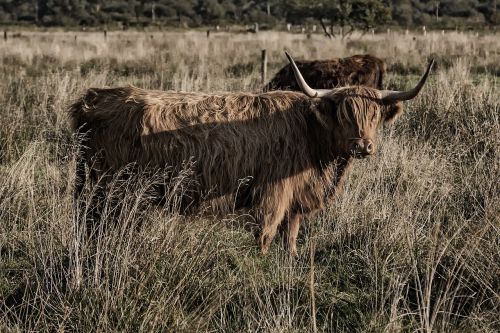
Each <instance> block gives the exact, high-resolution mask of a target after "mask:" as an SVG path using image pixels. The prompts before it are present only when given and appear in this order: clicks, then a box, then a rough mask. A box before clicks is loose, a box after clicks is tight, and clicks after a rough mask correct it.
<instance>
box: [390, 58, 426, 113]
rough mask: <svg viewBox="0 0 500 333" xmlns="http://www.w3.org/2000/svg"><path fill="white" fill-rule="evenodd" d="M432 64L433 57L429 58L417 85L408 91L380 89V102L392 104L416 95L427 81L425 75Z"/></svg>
mask: <svg viewBox="0 0 500 333" xmlns="http://www.w3.org/2000/svg"><path fill="white" fill-rule="evenodd" d="M432 66H434V59H431V61H430V62H429V65H428V66H427V70H426V71H425V73H424V75H423V76H422V78H421V79H420V81H418V83H417V85H416V86H415V87H414V88H413V89H411V90H408V91H394V90H382V91H381V93H382V102H383V103H384V104H394V103H397V102H399V101H407V100H410V99H412V98H414V97H415V96H417V95H418V93H419V92H420V89H422V87H423V86H424V84H425V81H427V77H428V76H429V73H430V71H431V69H432Z"/></svg>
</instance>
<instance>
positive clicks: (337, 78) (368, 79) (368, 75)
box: [264, 54, 386, 91]
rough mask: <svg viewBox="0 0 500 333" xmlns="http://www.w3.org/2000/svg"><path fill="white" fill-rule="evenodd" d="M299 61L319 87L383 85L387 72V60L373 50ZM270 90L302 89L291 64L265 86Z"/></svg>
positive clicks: (376, 86)
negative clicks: (371, 51)
mask: <svg viewBox="0 0 500 333" xmlns="http://www.w3.org/2000/svg"><path fill="white" fill-rule="evenodd" d="M296 63H297V67H298V68H299V70H300V72H301V73H302V75H303V76H304V79H305V81H306V82H308V83H309V85H310V86H311V87H313V88H315V89H332V88H335V87H338V86H341V87H343V86H353V85H361V86H366V87H372V88H377V89H382V86H383V80H384V76H385V73H386V65H385V63H384V61H383V60H381V59H379V58H377V57H374V56H372V55H369V54H365V55H354V56H351V57H347V58H338V59H331V60H303V61H296ZM270 90H296V91H298V90H300V88H299V86H298V84H297V82H296V80H295V76H294V74H293V70H292V67H291V65H290V64H287V65H286V66H284V67H283V68H281V69H280V70H279V72H278V73H277V74H276V75H275V76H274V78H273V79H272V80H271V81H270V82H269V83H268V84H267V85H266V87H265V88H264V91H270Z"/></svg>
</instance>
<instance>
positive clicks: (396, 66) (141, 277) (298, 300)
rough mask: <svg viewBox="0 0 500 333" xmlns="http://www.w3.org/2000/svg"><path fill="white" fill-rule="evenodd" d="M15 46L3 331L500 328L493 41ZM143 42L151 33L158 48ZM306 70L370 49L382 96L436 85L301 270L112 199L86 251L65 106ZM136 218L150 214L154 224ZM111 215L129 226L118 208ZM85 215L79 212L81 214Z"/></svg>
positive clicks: (319, 226)
mask: <svg viewBox="0 0 500 333" xmlns="http://www.w3.org/2000/svg"><path fill="white" fill-rule="evenodd" d="M76 35H77V38H76V40H75V38H74V36H75V33H63V32H52V33H41V32H23V33H22V36H21V37H19V38H12V39H9V40H8V41H7V42H1V43H0V57H1V59H2V65H1V66H0V73H1V76H2V78H3V80H1V81H0V106H1V108H0V119H1V121H0V330H1V331H12V332H17V331H19V332H20V331H84V332H86V331H147V332H149V331H172V332H183V331H184V332H192V331H222V332H242V331H243V332H255V331H263V332H303V331H313V330H314V328H315V327H316V328H317V330H318V331H324V332H330V331H335V332H339V331H345V332H353V331H375V332H379V331H380V332H386V331H388V332H400V331H426V332H431V331H446V332H451V331H457V332H458V331H469V332H479V331H480V332H496V331H498V330H499V329H500V321H499V318H500V313H499V310H500V309H499V304H500V303H499V301H500V297H499V276H500V265H499V263H500V255H499V249H500V238H499V229H500V204H499V194H500V189H499V183H498V179H500V168H499V167H500V165H499V162H500V159H499V157H500V151H499V150H500V148H499V147H500V123H499V101H500V96H499V93H498V74H499V70H498V64H499V63H500V62H499V60H500V55H499V53H498V50H499V49H500V47H499V46H500V45H499V44H500V42H499V40H498V38H496V37H495V36H493V35H491V36H488V35H486V36H480V37H478V38H476V37H475V36H473V35H467V34H455V33H451V34H447V35H445V36H444V37H443V36H441V35H440V34H428V36H427V37H426V38H424V37H423V36H415V39H413V36H405V35H403V34H399V35H391V36H387V35H375V36H354V37H353V38H352V39H351V40H348V41H345V42H342V41H339V40H334V41H329V40H326V39H325V38H323V37H322V36H320V35H313V36H312V38H310V39H308V38H306V37H305V36H302V35H292V34H286V33H261V34H258V35H243V34H240V35H238V34H227V33H220V34H212V36H211V38H210V39H209V40H207V39H206V37H205V35H204V33H201V32H176V33H167V32H165V33H162V32H155V33H147V34H145V33H138V32H127V33H123V32H120V33H118V32H117V33H108V38H107V40H104V38H103V36H102V35H101V34H97V33H86V34H84V33H77V34H76ZM151 35H152V36H153V37H152V38H151ZM263 48H266V49H267V50H268V53H269V59H270V73H274V72H276V71H277V69H278V68H279V67H280V66H281V65H283V64H285V61H286V60H285V58H284V57H283V54H282V50H283V48H288V49H289V50H291V51H292V54H293V55H295V56H296V57H297V58H300V57H304V58H328V57H334V56H345V55H349V54H353V53H360V52H370V53H373V54H375V55H377V56H380V57H382V58H385V59H386V60H387V62H388V64H389V70H390V72H391V74H390V75H389V77H388V81H387V82H388V86H390V87H408V86H410V85H411V84H412V83H414V82H415V80H416V76H415V74H417V73H419V71H420V70H421V69H422V68H423V65H424V63H425V61H426V58H427V57H429V56H433V57H435V58H437V59H438V68H437V71H436V72H435V74H434V75H433V76H432V78H431V79H430V82H429V83H428V84H427V86H426V87H425V89H424V91H423V92H422V93H421V94H420V95H419V96H418V97H417V98H416V99H415V100H413V101H411V102H408V103H406V110H405V113H404V115H403V116H402V118H401V119H400V120H399V121H398V122H397V123H396V124H395V125H394V126H392V127H387V128H385V129H383V133H381V137H380V141H381V149H380V151H379V153H378V154H377V156H375V157H373V158H371V159H369V160H366V161H365V160H363V161H357V162H356V163H355V167H354V169H353V172H352V173H351V175H350V177H349V179H348V181H347V183H346V186H345V191H344V194H343V195H342V196H341V197H339V198H337V199H336V202H335V204H333V205H331V206H330V207H328V209H326V210H325V211H324V212H322V213H321V214H320V215H318V216H317V217H315V218H313V219H311V220H310V221H308V222H307V223H304V224H303V229H302V231H301V233H300V238H299V243H300V245H299V257H298V258H290V257H289V255H288V254H287V253H286V251H284V250H283V248H282V246H280V244H279V243H280V240H279V239H278V240H277V241H276V242H275V244H274V245H273V247H272V248H271V252H270V253H269V254H268V255H267V256H262V255H261V254H260V253H259V251H258V249H257V248H256V246H255V245H254V239H253V235H252V234H251V233H249V232H248V231H246V230H245V228H244V227H242V226H241V223H240V222H239V219H238V218H237V217H228V218H227V219H225V220H214V219H209V218H205V217H197V218H193V217H190V218H189V217H188V218H186V217H181V216H177V215H175V214H172V213H170V212H168V211H164V210H161V209H159V208H158V207H156V206H152V205H151V206H147V205H149V204H148V201H147V200H145V199H146V197H147V195H148V193H147V191H146V188H147V183H148V181H150V180H149V179H142V180H140V181H138V182H134V183H120V182H117V183H116V184H115V188H114V192H113V193H115V194H116V197H119V198H120V200H121V204H120V205H119V206H116V205H115V203H116V200H115V199H116V198H108V199H109V201H108V204H107V205H106V206H105V208H104V213H103V214H104V221H105V222H104V223H102V224H101V225H100V226H99V228H98V229H97V231H96V235H95V236H94V238H93V239H92V240H89V239H88V237H87V234H86V231H85V230H84V223H81V222H82V221H81V216H82V215H83V212H82V211H81V210H85V209H90V207H89V205H91V193H87V195H86V198H87V200H86V204H84V205H82V206H81V207H79V208H78V209H75V207H74V205H73V202H72V190H73V179H74V154H75V140H74V138H73V137H72V134H71V132H70V130H69V128H68V122H67V117H66V114H65V110H66V108H67V106H68V104H69V103H70V102H71V101H72V100H73V99H74V98H76V97H77V96H78V95H79V94H80V93H82V92H83V91H84V90H85V89H86V88H88V87H91V86H98V87H101V86H117V85H125V84H134V85H138V86H142V87H146V88H152V89H179V90H186V91H239V90H247V91H248V90H251V91H258V90H259V89H260V87H261V83H260V74H259V67H260V66H259V58H260V50H261V49H263ZM145 205H146V206H147V207H145ZM118 207H119V209H117V208H118ZM77 210H79V211H77Z"/></svg>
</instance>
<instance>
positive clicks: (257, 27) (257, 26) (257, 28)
mask: <svg viewBox="0 0 500 333" xmlns="http://www.w3.org/2000/svg"><path fill="white" fill-rule="evenodd" d="M254 30H255V33H258V32H259V24H258V23H254Z"/></svg>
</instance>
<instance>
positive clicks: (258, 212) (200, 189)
mask: <svg viewBox="0 0 500 333" xmlns="http://www.w3.org/2000/svg"><path fill="white" fill-rule="evenodd" d="M377 94H378V91H376V90H374V89H370V88H362V87H354V88H345V91H342V92H339V93H338V94H336V95H333V96H332V97H331V99H328V100H324V99H310V98H308V97H306V96H305V95H303V94H302V93H299V92H269V93H262V94H257V95H256V94H248V93H234V94H224V95H207V94H198V93H178V92H163V91H150V90H143V89H139V88H135V87H125V88H114V89H90V90H88V91H87V93H86V94H85V95H84V96H83V97H82V98H81V99H80V100H79V101H77V102H76V103H74V104H73V105H72V106H71V108H70V110H69V113H70V118H71V120H72V126H73V129H74V130H75V131H76V132H81V133H82V134H84V135H86V139H85V141H84V142H83V144H84V145H85V147H86V149H85V150H84V153H83V154H81V155H79V156H80V159H79V167H77V174H79V175H80V177H81V170H82V164H83V163H86V164H87V165H88V166H89V168H90V170H91V176H92V177H91V179H92V180H93V181H94V182H95V181H96V180H97V179H99V178H100V177H101V176H102V175H103V174H114V173H116V172H117V171H118V170H120V169H122V168H123V167H124V166H126V165H128V164H130V163H134V164H135V165H137V166H138V167H140V168H143V169H167V168H170V170H171V173H170V174H171V175H172V176H175V174H176V172H180V171H182V169H183V168H185V167H186V163H188V164H189V167H190V168H191V169H192V177H193V178H194V179H193V181H192V182H190V183H189V185H187V187H188V188H184V189H183V191H182V194H183V196H184V198H183V200H182V201H183V207H182V209H183V210H184V211H185V212H188V208H189V209H191V210H192V209H194V210H199V209H202V210H203V211H207V210H210V211H213V212H214V213H222V214H227V213H232V212H233V211H234V210H235V209H240V208H245V207H246V208H250V211H251V212H252V215H253V216H254V217H255V218H256V219H257V220H258V221H259V222H260V223H261V226H262V233H261V240H260V241H261V246H262V249H263V251H264V252H265V251H266V250H267V247H268V246H269V243H270V241H271V240H272V238H273V237H274V234H275V232H276V228H277V226H279V225H280V224H281V223H282V222H283V221H285V222H287V221H288V222H287V223H292V224H293V226H294V228H295V227H296V228H297V230H298V223H295V222H293V221H295V220H297V219H298V218H299V217H301V216H307V215H309V214H311V213H313V212H315V211H317V210H319V209H321V208H322V207H323V205H324V203H325V200H327V199H328V197H329V196H331V195H332V194H333V193H335V189H336V188H337V185H339V184H340V183H341V181H342V178H343V177H344V175H345V171H346V170H347V168H348V167H349V164H350V162H351V157H350V156H348V155H346V154H345V153H344V152H343V151H341V150H340V149H338V148H337V147H339V146H340V145H339V142H337V141H339V139H338V138H337V139H336V137H335V135H333V134H334V133H335V127H338V126H341V125H340V124H342V123H344V122H345V123H350V122H353V121H354V122H360V123H361V122H362V121H363V120H362V118H366V117H368V116H369V115H367V112H366V111H364V110H357V109H359V108H361V109H363V108H367V105H364V104H363V103H365V104H366V103H368V104H370V103H371V104H373V105H375V109H377V108H378V104H374V102H373V99H374V98H377V97H378V95H377ZM360 100H364V101H360ZM360 103H361V104H360ZM371 104H370V105H371ZM339 107H340V109H339V110H337V109H338V108H339ZM345 110H351V111H349V112H347V111H345ZM352 110H354V111H352ZM356 110H357V111H356ZM377 110H378V109H377ZM377 110H375V111H377ZM346 112H347V113H346ZM334 115H337V117H335V116H334ZM332 116H333V117H332ZM370 117H372V116H370ZM342 119H344V121H342ZM346 120H347V121H346ZM355 127H356V126H355ZM356 128H357V127H356ZM80 182H83V179H80ZM79 190H81V189H79ZM189 211H190V210H189ZM290 221H292V222H290ZM294 237H296V235H295V236H294ZM293 246H294V240H293Z"/></svg>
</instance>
